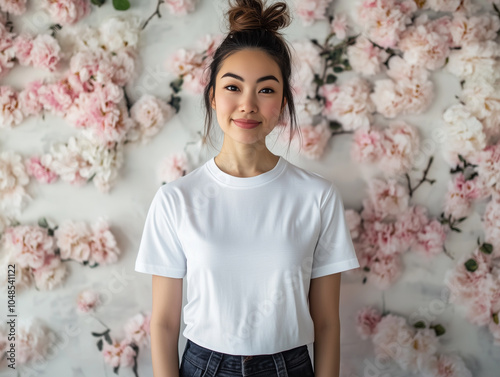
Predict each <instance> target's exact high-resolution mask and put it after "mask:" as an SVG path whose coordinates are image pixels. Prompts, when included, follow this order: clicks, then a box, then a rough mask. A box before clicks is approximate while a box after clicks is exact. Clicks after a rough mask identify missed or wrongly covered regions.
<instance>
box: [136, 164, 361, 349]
mask: <svg viewBox="0 0 500 377" xmlns="http://www.w3.org/2000/svg"><path fill="white" fill-rule="evenodd" d="M356 267H359V263H358V260H357V258H356V254H355V252H354V247H353V244H352V240H351V237H350V234H349V229H348V227H347V225H346V222H345V218H344V209H343V205H342V201H341V198H340V196H339V193H338V191H337V189H336V187H335V186H334V184H333V183H332V182H331V181H329V180H327V179H326V178H324V177H322V176H321V175H319V174H317V173H313V172H309V171H307V170H304V169H302V168H299V167H298V166H296V165H293V164H292V163H290V162H289V161H287V160H285V159H284V158H283V157H281V156H280V159H279V161H278V163H277V164H276V166H275V167H274V168H273V169H272V170H269V171H267V172H265V173H263V174H260V175H257V176H254V177H235V176H232V175H230V174H227V173H225V172H223V171H222V170H220V169H219V167H218V166H217V165H216V164H215V161H214V158H211V159H210V160H208V161H207V162H206V163H204V164H203V165H201V166H200V167H198V168H196V169H195V170H193V171H192V172H190V173H188V174H187V175H185V176H183V177H181V178H178V179H177V180H175V181H172V182H170V183H168V184H165V185H163V186H162V187H160V188H159V189H158V191H157V192H156V194H155V196H154V198H153V201H152V203H151V206H150V208H149V211H148V214H147V218H146V221H145V225H144V231H143V235H142V239H141V242H140V246H139V252H138V255H137V260H136V263H135V270H136V271H138V272H144V273H148V274H153V275H161V276H168V277H174V278H183V277H184V276H186V277H187V292H186V295H187V303H186V305H185V306H184V308H183V316H184V322H185V324H186V327H185V329H184V331H183V335H184V336H185V337H186V338H188V339H190V340H192V341H193V342H195V343H197V344H199V345H201V346H203V347H206V348H209V349H211V350H214V351H218V352H223V353H227V354H232V355H259V354H271V353H276V352H281V351H285V350H288V349H291V348H294V347H298V346H301V345H304V344H310V343H312V342H313V341H314V325H313V321H312V318H311V315H310V312H309V304H308V293H309V285H310V279H311V278H313V279H314V278H317V277H320V276H325V275H329V274H335V273H338V272H341V271H345V270H349V269H352V268H356Z"/></svg>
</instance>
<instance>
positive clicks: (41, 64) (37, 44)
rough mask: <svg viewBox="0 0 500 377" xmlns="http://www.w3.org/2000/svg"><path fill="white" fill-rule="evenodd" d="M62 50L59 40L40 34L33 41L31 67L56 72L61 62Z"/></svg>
mask: <svg viewBox="0 0 500 377" xmlns="http://www.w3.org/2000/svg"><path fill="white" fill-rule="evenodd" d="M60 52H61V48H60V47H59V43H58V42H57V40H56V39H55V38H54V37H52V36H51V35H48V34H39V35H37V37H36V38H35V39H34V40H33V47H32V49H31V52H30V60H31V65H33V67H36V68H43V69H48V70H49V71H51V72H54V71H55V70H56V69H57V68H58V66H57V64H58V63H59V60H60V58H61V57H60Z"/></svg>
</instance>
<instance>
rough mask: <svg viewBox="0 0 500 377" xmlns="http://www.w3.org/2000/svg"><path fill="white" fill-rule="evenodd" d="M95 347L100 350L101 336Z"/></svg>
mask: <svg viewBox="0 0 500 377" xmlns="http://www.w3.org/2000/svg"><path fill="white" fill-rule="evenodd" d="M97 349H98V350H99V351H102V338H101V339H99V341H98V342H97Z"/></svg>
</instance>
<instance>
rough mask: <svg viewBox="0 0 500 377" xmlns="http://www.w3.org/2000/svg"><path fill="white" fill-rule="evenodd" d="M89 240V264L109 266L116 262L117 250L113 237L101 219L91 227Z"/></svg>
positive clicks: (118, 251) (104, 221)
mask: <svg viewBox="0 0 500 377" xmlns="http://www.w3.org/2000/svg"><path fill="white" fill-rule="evenodd" d="M92 232H93V234H92V236H91V239H90V264H91V265H92V264H94V263H99V264H111V263H115V262H116V261H117V260H118V255H119V254H120V249H118V247H117V244H116V240H115V237H114V236H113V234H112V233H111V232H110V230H109V225H108V223H107V221H106V220H104V219H103V218H102V217H101V218H99V219H98V220H97V222H96V223H95V224H94V225H92Z"/></svg>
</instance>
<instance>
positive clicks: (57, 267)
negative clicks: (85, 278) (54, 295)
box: [33, 255, 67, 291]
mask: <svg viewBox="0 0 500 377" xmlns="http://www.w3.org/2000/svg"><path fill="white" fill-rule="evenodd" d="M66 272H67V270H66V266H65V265H64V264H62V263H61V258H59V256H56V255H47V257H46V258H45V263H44V265H43V266H42V267H39V268H34V269H33V277H34V278H35V283H36V286H37V288H38V289H40V290H42V291H49V290H52V289H54V288H56V287H58V286H60V285H61V284H62V282H63V280H64V278H65V277H66Z"/></svg>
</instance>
